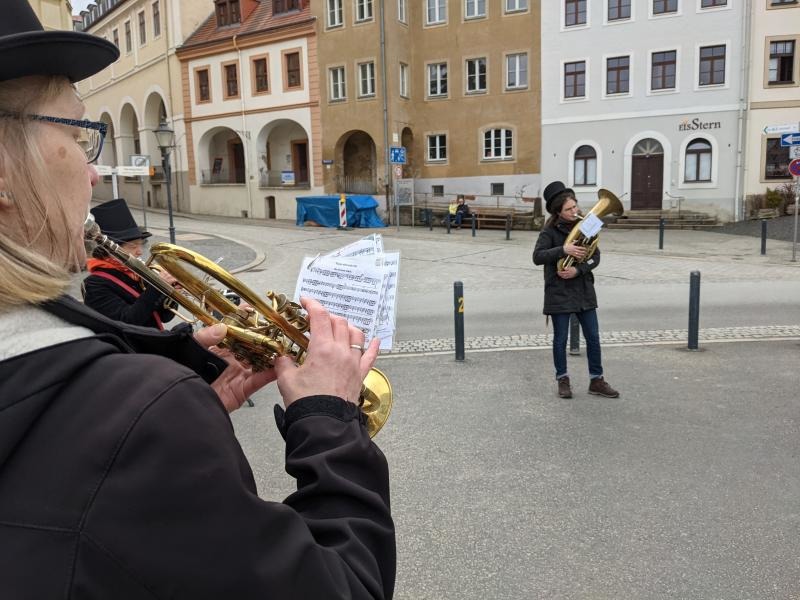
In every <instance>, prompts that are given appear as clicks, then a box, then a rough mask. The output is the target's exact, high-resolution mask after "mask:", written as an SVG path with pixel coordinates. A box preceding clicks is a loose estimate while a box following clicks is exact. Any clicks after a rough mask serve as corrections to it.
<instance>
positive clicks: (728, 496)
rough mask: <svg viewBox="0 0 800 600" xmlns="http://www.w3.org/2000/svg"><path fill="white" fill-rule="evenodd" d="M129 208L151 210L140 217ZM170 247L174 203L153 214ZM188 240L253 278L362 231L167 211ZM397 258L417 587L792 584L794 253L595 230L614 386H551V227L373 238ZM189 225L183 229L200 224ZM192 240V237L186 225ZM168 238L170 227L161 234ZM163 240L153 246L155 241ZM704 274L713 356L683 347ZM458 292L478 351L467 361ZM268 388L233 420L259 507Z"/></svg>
mask: <svg viewBox="0 0 800 600" xmlns="http://www.w3.org/2000/svg"><path fill="white" fill-rule="evenodd" d="M137 218H138V215H137ZM148 219H149V223H150V229H151V230H152V231H153V232H154V233H155V234H156V237H157V238H158V237H161V236H166V225H165V220H164V217H163V215H160V214H158V213H148ZM176 228H177V230H178V234H179V239H178V243H180V244H183V245H186V246H188V247H194V248H196V249H198V250H199V251H201V252H203V253H204V254H206V255H207V256H209V257H210V258H214V259H216V258H218V257H223V262H222V264H223V265H225V266H227V268H228V269H231V270H239V269H245V270H243V271H241V273H240V276H241V277H242V279H243V280H245V281H246V282H247V283H248V284H249V285H251V286H252V287H254V288H255V289H259V290H263V289H274V290H276V291H282V292H284V293H287V294H290V295H291V293H292V292H293V290H294V284H295V279H296V276H297V272H298V269H299V265H300V261H301V260H302V258H303V256H305V255H313V254H316V253H318V252H324V251H327V250H331V249H334V248H337V247H339V246H341V245H344V244H345V243H346V242H348V241H352V240H353V239H356V238H357V237H360V236H362V235H365V234H366V233H367V232H366V231H363V230H361V231H337V230H327V229H318V228H296V227H295V226H294V224H293V223H286V222H278V223H275V222H272V223H265V222H256V221H246V222H243V221H238V220H224V219H223V220H219V219H217V220H211V219H205V218H191V219H189V218H183V217H178V218H176ZM382 233H383V234H384V242H385V247H386V249H387V250H400V252H401V255H402V263H401V267H400V277H399V301H398V332H397V338H398V344H397V348H396V349H395V351H394V352H393V353H391V354H389V355H385V356H382V357H381V358H380V359H379V366H380V368H381V369H382V370H384V371H385V372H386V373H387V375H388V376H389V378H390V380H391V381H392V384H393V386H394V390H395V406H394V410H393V413H392V416H391V418H390V420H389V423H388V424H387V426H386V427H385V428H384V430H383V431H381V432H380V433H379V435H378V438H377V440H376V441H377V442H378V444H379V445H380V446H381V448H382V449H383V450H384V452H385V453H386V455H387V457H388V460H389V463H390V467H391V469H392V502H393V512H394V515H395V519H396V523H397V531H398V552H399V562H398V581H397V588H396V595H395V597H396V598H398V599H402V600H424V599H431V600H434V599H436V600H439V599H444V598H447V599H450V598H453V599H456V598H458V599H475V600H478V599H480V600H485V599H489V598H492V599H494V598H497V599H515V600H516V599H519V600H524V599H529V598H587V599H600V598H609V599H610V598H615V599H617V598H648V599H649V598H725V599H734V598H742V599H744V598H759V599H761V598H776V599H788V598H800V510H798V507H800V502H798V497H800V461H798V457H799V456H800V441H799V440H800V437H799V436H800V400H798V393H797V388H798V383H799V382H800V362H799V361H798V358H800V265H798V263H796V262H795V263H793V262H790V258H791V250H792V248H791V243H789V242H786V241H780V240H770V242H769V245H768V253H767V255H766V256H760V254H759V248H760V240H759V239H758V238H753V237H749V236H731V235H723V234H718V233H704V232H695V231H676V232H672V231H669V232H667V235H666V237H665V247H664V250H658V248H657V232H637V231H610V232H605V233H603V234H602V243H601V246H602V250H603V255H602V264H601V266H600V267H599V269H598V272H597V287H598V294H599V296H600V305H601V310H600V318H601V329H602V331H603V335H604V339H605V342H606V343H605V344H604V348H603V349H604V363H605V369H606V375H607V378H608V379H609V381H610V382H611V383H612V384H613V385H614V386H615V387H617V388H619V389H620V390H621V392H622V397H621V398H620V399H617V400H608V399H600V398H597V397H594V396H589V395H587V394H586V392H585V389H586V386H587V384H588V382H587V376H586V369H585V358H584V357H583V356H581V357H571V358H570V364H571V372H572V375H573V386H574V388H575V392H576V395H575V398H574V399H573V400H569V401H565V400H559V399H558V398H556V397H555V386H554V382H553V380H552V372H551V370H552V366H551V358H550V351H549V344H548V337H547V335H548V330H547V329H546V328H545V325H544V317H543V316H542V315H541V301H542V298H541V296H542V289H541V287H542V282H541V279H542V276H541V269H540V268H538V267H534V266H533V265H532V263H531V259H530V253H531V249H532V247H533V243H534V240H535V237H536V235H537V233H536V232H516V231H515V232H513V234H512V240H510V241H507V240H505V234H504V232H502V231H480V232H478V236H477V237H476V238H472V237H471V235H470V232H469V231H464V230H462V231H460V232H454V233H453V234H451V235H450V236H447V234H445V233H444V232H443V230H441V229H438V230H437V229H434V230H433V231H428V230H427V229H426V228H415V229H413V230H412V229H410V228H402V229H401V231H399V232H398V231H397V230H396V229H395V228H393V227H392V228H387V229H385V230H382ZM189 234H191V235H189ZM180 236H188V237H185V238H184V239H180ZM162 239H163V238H162ZM154 241H159V239H156V240H154ZM693 270H699V271H701V273H702V289H701V332H700V351H698V352H689V351H688V350H686V327H687V315H688V280H689V273H690V272H691V271H693ZM455 280H461V281H463V282H464V287H465V298H466V314H465V320H466V332H467V358H466V360H465V361H463V362H461V363H458V362H456V361H455V360H454V356H453V352H452V304H453V299H452V282H453V281H455ZM276 401H278V398H277V394H276V391H275V390H273V389H268V390H265V391H263V392H261V393H260V394H259V395H257V396H256V397H255V402H256V406H255V407H254V408H243V409H242V410H240V411H238V412H237V413H235V414H234V415H233V420H234V424H235V427H236V430H237V434H238V436H239V438H240V440H241V442H242V446H243V447H244V449H245V452H246V453H247V455H248V457H249V458H250V460H251V463H252V465H253V468H254V471H255V473H256V478H257V481H258V484H259V489H260V490H261V493H262V495H263V496H264V497H265V498H269V499H281V498H282V497H284V496H285V495H287V494H288V493H290V492H291V491H292V489H293V488H292V480H290V479H289V478H288V476H286V475H285V474H284V473H283V472H282V465H283V452H282V448H283V446H282V442H281V440H280V438H279V436H278V434H277V432H276V431H275V428H274V425H273V423H272V405H273V404H274V403H275V402H276Z"/></svg>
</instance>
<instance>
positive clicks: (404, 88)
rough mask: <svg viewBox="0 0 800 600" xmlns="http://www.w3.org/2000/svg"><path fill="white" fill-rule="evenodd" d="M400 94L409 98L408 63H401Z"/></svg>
mask: <svg viewBox="0 0 800 600" xmlns="http://www.w3.org/2000/svg"><path fill="white" fill-rule="evenodd" d="M400 96H401V97H403V98H408V65H407V64H405V63H400Z"/></svg>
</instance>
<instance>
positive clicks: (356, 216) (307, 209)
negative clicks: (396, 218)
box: [296, 194, 386, 227]
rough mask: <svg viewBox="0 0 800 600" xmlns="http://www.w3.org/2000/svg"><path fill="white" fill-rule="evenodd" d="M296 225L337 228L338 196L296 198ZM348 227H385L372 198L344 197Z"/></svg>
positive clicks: (376, 202) (375, 202)
mask: <svg viewBox="0 0 800 600" xmlns="http://www.w3.org/2000/svg"><path fill="white" fill-rule="evenodd" d="M296 200H297V225H298V226H302V225H303V224H304V223H305V222H306V221H314V222H315V223H319V224H320V225H322V226H324V227H338V226H339V196H298V197H297V198H296ZM345 206H346V207H347V226H348V227H386V224H385V223H384V222H383V221H381V218H380V217H379V216H378V213H377V212H375V209H376V208H377V207H378V201H377V200H375V198H373V197H372V196H355V195H352V196H351V195H349V194H348V195H347V196H345Z"/></svg>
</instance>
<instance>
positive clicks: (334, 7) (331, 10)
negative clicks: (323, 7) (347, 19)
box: [327, 0, 344, 27]
mask: <svg viewBox="0 0 800 600" xmlns="http://www.w3.org/2000/svg"><path fill="white" fill-rule="evenodd" d="M327 17H328V27H340V26H341V25H342V23H343V21H344V20H343V18H342V0H328V10H327Z"/></svg>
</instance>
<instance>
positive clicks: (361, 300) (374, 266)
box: [294, 234, 400, 350]
mask: <svg viewBox="0 0 800 600" xmlns="http://www.w3.org/2000/svg"><path fill="white" fill-rule="evenodd" d="M399 266H400V253H399V252H392V253H389V254H384V252H383V238H382V236H381V235H380V234H372V235H369V236H366V237H364V238H361V239H360V240H358V241H356V242H353V243H351V244H348V245H346V246H344V247H342V248H339V249H338V250H334V251H333V252H330V253H328V254H325V255H323V256H317V257H313V258H312V257H306V258H305V259H304V260H303V264H302V267H301V269H300V274H299V275H298V278H297V286H296V288H295V295H294V299H295V302H297V301H299V299H300V297H301V296H304V297H309V298H314V299H316V300H318V301H319V302H320V303H321V304H322V305H323V306H325V308H327V309H328V310H329V311H330V312H331V313H332V314H335V315H339V316H342V317H344V318H346V319H347V320H348V321H349V322H350V323H351V324H352V325H355V326H356V327H358V328H359V329H361V330H362V331H363V332H364V336H365V338H366V343H369V342H370V340H372V339H373V338H374V337H379V338H380V340H381V349H382V350H391V348H392V344H393V340H394V329H395V303H396V289H397V275H398V269H399Z"/></svg>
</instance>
